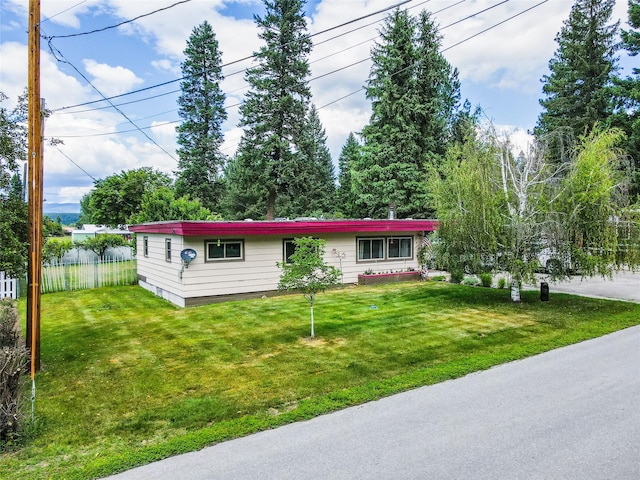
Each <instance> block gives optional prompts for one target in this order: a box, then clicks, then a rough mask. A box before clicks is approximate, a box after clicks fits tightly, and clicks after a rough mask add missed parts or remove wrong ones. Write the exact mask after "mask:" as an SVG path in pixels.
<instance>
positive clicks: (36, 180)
mask: <svg viewBox="0 0 640 480" xmlns="http://www.w3.org/2000/svg"><path fill="white" fill-rule="evenodd" d="M28 70H29V73H28V77H29V78H28V88H27V90H28V104H29V118H28V121H29V128H28V132H29V142H28V148H29V150H28V164H29V185H28V192H29V259H28V273H27V277H28V284H29V285H28V287H29V288H28V290H29V292H28V296H27V335H26V336H27V348H29V349H30V351H31V361H30V366H31V379H32V380H33V377H34V374H35V372H37V371H40V297H41V286H40V282H41V279H42V202H43V200H42V196H43V186H42V184H43V181H42V178H43V161H42V156H43V144H42V137H43V135H42V133H43V132H42V126H43V124H44V122H43V121H42V105H41V102H42V100H41V99H40V0H29V62H28Z"/></svg>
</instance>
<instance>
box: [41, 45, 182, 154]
mask: <svg viewBox="0 0 640 480" xmlns="http://www.w3.org/2000/svg"><path fill="white" fill-rule="evenodd" d="M53 48H55V47H53ZM52 53H54V55H55V53H57V55H56V60H57V61H59V62H63V63H66V64H67V65H69V66H70V67H71V68H73V69H74V70H75V71H76V73H77V74H78V75H80V76H81V77H82V78H83V79H84V80H85V82H87V84H89V85H90V86H91V88H93V89H94V90H95V91H96V92H98V94H100V95H102V96H103V97H104V99H105V100H107V101H108V102H109V103H111V105H112V107H113V108H114V109H115V110H116V111H117V112H118V113H119V114H120V115H122V116H123V117H124V118H125V119H126V120H127V121H128V122H129V123H131V125H133V126H134V127H135V128H136V129H137V130H138V131H139V132H140V133H142V135H144V137H145V138H146V139H147V140H149V141H150V142H151V143H153V144H154V145H155V146H156V147H158V148H159V149H160V150H162V151H163V152H164V153H166V154H167V155H168V156H169V158H171V159H172V160H173V161H175V162H176V163H177V162H178V160H177V159H176V158H175V157H174V156H173V155H172V154H171V153H169V152H168V151H167V150H166V149H165V148H164V147H163V146H162V145H160V144H159V143H158V142H156V141H155V140H154V139H153V138H151V137H150V136H149V135H148V134H147V133H146V132H145V131H144V130H143V129H141V128H140V127H138V125H136V123H135V122H134V121H133V120H131V119H130V118H129V117H128V116H127V114H125V113H124V112H123V111H122V110H120V109H119V108H118V107H116V106H115V105H113V103H112V102H111V101H110V100H108V99H107V98H106V97H105V96H104V95H103V94H102V92H101V91H100V90H99V89H98V88H97V87H96V86H95V85H94V84H93V83H91V81H90V80H89V79H88V78H87V77H86V76H85V75H84V74H83V73H82V72H81V71H80V70H79V69H78V68H77V67H76V66H75V65H74V64H72V63H71V62H69V61H68V60H67V59H66V58H65V56H64V55H63V54H62V52H60V50H58V49H55V52H53V51H52Z"/></svg>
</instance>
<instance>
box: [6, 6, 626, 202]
mask: <svg viewBox="0 0 640 480" xmlns="http://www.w3.org/2000/svg"><path fill="white" fill-rule="evenodd" d="M173 3H175V0H158V1H154V2H148V1H145V2H143V1H137V2H136V1H133V2H132V1H130V0H89V1H86V2H78V0H57V1H55V2H42V15H43V18H48V17H51V19H50V20H45V21H44V22H43V29H44V30H45V32H46V33H50V32H48V30H55V31H56V33H58V34H65V33H80V32H85V31H88V30H91V29H94V28H100V27H104V26H108V25H113V24H116V23H118V22H120V21H123V20H128V19H131V18H134V17H136V16H138V15H141V14H146V13H149V12H151V11H152V10H155V9H160V8H163V7H167V6H169V5H171V4H173ZM396 3H398V0H322V1H321V2H319V3H318V4H317V5H316V7H315V11H314V13H313V15H312V16H311V18H309V32H310V33H312V34H313V33H316V32H320V31H322V30H324V29H327V28H330V27H333V26H335V25H337V24H339V23H341V22H346V21H348V20H351V19H354V18H356V17H359V16H361V15H365V14H367V13H369V12H374V11H377V10H380V9H382V8H385V7H388V6H391V5H394V4H396ZM456 3H457V2H456V1H455V0H450V1H444V0H442V1H438V2H422V1H419V0H415V1H413V2H410V3H409V4H407V5H403V8H405V7H409V8H411V10H410V12H411V14H413V15H417V14H418V13H419V11H420V9H422V8H427V9H431V10H434V11H435V10H439V9H442V8H444V7H447V6H451V8H449V9H446V10H443V11H442V12H439V13H435V18H436V20H437V22H438V24H439V25H440V27H441V28H442V30H441V34H442V35H443V40H442V46H443V48H445V49H446V48H447V47H449V46H451V45H454V44H455V43H458V42H461V41H463V43H461V44H460V45H458V46H456V47H454V48H451V49H449V50H446V52H445V56H446V57H447V59H448V60H449V62H450V63H451V64H452V66H454V67H457V68H458V69H459V71H460V76H461V77H460V78H461V81H462V84H463V88H464V87H465V86H466V85H479V86H481V87H482V89H483V90H482V91H483V94H485V95H487V96H486V97H482V98H470V100H471V102H472V104H474V105H475V104H477V103H480V104H484V103H486V104H487V105H489V106H490V107H491V112H490V113H491V116H492V119H493V121H494V123H495V124H496V125H500V124H503V123H507V122H511V121H512V120H504V119H502V118H501V116H502V115H505V113H504V110H503V109H501V108H502V104H504V103H509V102H508V101H502V102H498V101H496V98H497V97H503V98H504V99H510V98H520V97H523V96H527V95H528V96H530V97H532V98H534V99H535V98H536V95H538V94H539V92H540V82H539V80H540V78H541V77H542V75H543V74H544V73H546V71H547V64H548V61H549V59H550V58H551V57H552V55H553V52H554V51H555V49H556V48H557V44H556V43H555V41H554V37H555V35H556V33H557V32H558V31H559V30H560V28H561V26H562V22H563V21H564V20H566V19H567V18H568V15H569V11H570V9H571V6H572V4H573V2H571V1H568V0H567V1H562V2H560V1H552V2H546V3H544V4H542V5H540V6H539V7H537V8H534V9H533V10H531V11H530V12H527V13H524V14H522V15H520V16H518V17H515V18H514V19H512V20H509V21H506V22H505V23H504V24H502V25H500V26H497V27H496V28H493V29H491V30H488V31H486V32H485V33H480V32H481V31H482V30H484V29H486V28H488V27H490V26H492V25H495V24H497V23H498V22H500V21H503V20H506V19H507V18H508V17H510V16H512V15H515V14H516V13H518V12H521V11H523V10H525V9H526V8H529V7H531V6H533V5H535V4H536V3H538V0H518V1H517V2H508V3H505V4H502V5H500V6H498V7H496V8H495V9H492V10H489V11H487V12H486V13H482V14H477V15H476V16H475V17H473V18H470V19H468V20H464V21H461V22H460V23H457V24H456V25H455V26H452V27H449V28H444V27H446V26H447V25H449V24H451V23H453V22H455V21H458V20H461V19H463V18H465V17H467V16H469V15H471V14H473V13H476V12H479V11H480V10H482V9H484V8H487V7H489V6H491V5H496V4H497V3H498V2H495V1H489V0H473V1H467V2H464V3H461V4H459V5H455V4H456ZM27 5H28V1H27V0H3V2H2V9H3V12H2V13H3V24H2V34H3V40H2V42H1V43H0V56H1V57H2V64H1V65H0V74H1V77H2V81H1V83H2V87H1V90H2V91H3V92H4V93H6V94H7V95H9V97H10V101H11V102H15V100H16V98H17V96H18V95H19V94H21V93H22V91H23V89H24V87H25V86H26V84H27V64H26V59H27V47H26V40H27V39H26V35H25V34H24V33H23V32H24V31H25V30H26V21H27V15H26V12H27ZM261 5H262V2H261V1H260V0H236V1H234V0H212V1H206V2H204V1H196V2H189V3H184V4H181V5H177V6H175V7H173V8H171V9H168V10H166V11H162V12H159V13H157V14H154V15H151V16H148V17H144V18H142V19H139V20H136V21H135V22H132V23H129V24H127V25H126V26H123V27H119V28H118V29H113V30H110V31H108V32H105V33H103V34H99V35H87V36H84V37H77V38H71V39H68V40H65V41H64V42H62V41H60V42H55V41H54V44H55V45H56V46H57V47H58V48H60V49H61V50H62V52H63V53H64V54H65V56H66V55H69V58H71V59H85V60H84V68H86V71H87V72H88V74H89V76H90V77H91V81H92V83H94V84H95V85H96V87H98V88H99V89H100V90H101V91H102V93H104V94H105V95H117V94H121V93H126V92H129V91H131V90H133V89H135V88H138V87H139V86H141V85H143V80H144V86H152V85H155V84H157V83H160V82H162V81H165V80H166V79H171V78H179V77H180V62H181V61H182V60H183V59H184V56H183V51H184V49H185V46H186V42H187V39H188V38H189V35H190V34H191V32H192V30H193V28H194V27H195V26H196V25H198V24H200V23H201V22H202V21H203V20H205V19H206V20H208V21H209V22H210V23H211V25H212V26H213V28H214V31H215V33H216V37H217V39H218V42H219V46H220V50H221V51H222V60H223V63H224V64H227V63H230V62H233V61H236V60H238V59H241V58H244V57H249V56H251V55H252V53H253V52H254V51H257V50H259V49H260V47H261V46H262V41H261V40H260V39H259V38H258V36H257V33H258V32H257V28H256V25H255V24H254V22H253V21H252V20H248V19H235V18H232V17H229V16H224V15H223V14H222V13H221V12H225V13H226V14H227V15H228V12H231V11H233V8H238V7H241V8H245V9H246V10H247V11H255V10H256V8H259V7H260V6H261ZM225 6H229V7H230V8H229V9H226V10H225V9H224V7H225ZM414 6H415V7H414ZM615 8H616V10H615V13H614V17H616V18H622V19H624V20H625V21H626V18H627V14H626V8H627V2H626V0H618V1H617V2H616V7H615ZM5 12H6V13H7V18H8V19H9V21H6V20H5ZM12 12H19V15H18V16H15V15H12ZM384 16H385V14H379V15H376V16H374V17H371V18H368V19H366V20H362V21H359V22H356V23H354V24H351V25H348V26H345V27H341V28H339V29H336V30H332V31H331V32H328V33H325V34H322V35H317V36H314V37H313V41H314V43H315V45H316V46H315V47H314V49H313V51H312V53H311V56H310V59H309V60H310V62H311V72H312V73H311V78H314V77H318V76H321V75H324V74H329V73H330V72H332V71H334V70H337V69H339V68H342V67H348V66H349V65H351V64H354V63H355V62H358V61H360V60H362V59H366V58H367V57H368V56H369V55H370V48H371V46H372V45H373V41H375V38H376V37H377V35H378V30H379V28H380V25H381V23H380V22H378V23H375V24H372V25H369V26H366V27H364V25H366V24H368V23H372V22H374V21H376V20H381V19H382V18H384ZM20 21H22V22H23V24H20V25H19V26H16V24H17V23H19V22H20ZM359 27H363V28H359ZM350 30H353V31H352V32H350V33H348V34H345V35H343V36H339V37H337V35H339V34H340V33H344V32H348V31H350ZM18 33H19V34H18ZM476 34H478V35H477V36H476V37H474V38H472V39H470V40H466V41H465V39H468V38H470V37H471V36H473V35H476ZM10 35H11V36H10ZM98 37H99V38H98ZM332 37H336V38H333V39H331V38H332ZM109 39H112V40H115V41H117V45H118V48H119V49H121V50H114V47H113V45H112V44H111V43H110V42H109ZM329 39H331V40H329ZM372 39H374V40H372ZM325 57H326V58H325ZM79 62H80V61H79V60H78V63H79ZM250 65H252V62H251V60H245V61H242V62H239V63H237V64H233V65H229V66H227V67H225V68H224V69H223V73H224V74H225V76H226V78H225V80H224V82H223V84H222V88H223V91H224V92H225V93H226V95H227V100H226V105H228V106H230V105H236V106H235V107H233V108H228V120H227V121H226V122H225V124H224V126H223V128H224V130H225V141H224V144H223V147H222V148H223V151H224V153H226V154H229V155H231V154H233V152H234V151H235V148H236V147H237V145H238V143H239V140H240V137H241V133H242V130H241V129H240V128H238V127H237V125H238V122H239V120H240V116H239V108H238V106H237V105H238V104H240V103H241V102H242V100H243V96H244V94H245V93H246V91H247V88H246V83H245V81H244V73H243V69H245V68H246V67H248V66H250ZM76 66H79V67H82V64H79V65H76ZM369 68H370V62H369V61H365V62H363V63H359V64H356V65H353V66H350V67H348V68H345V69H344V70H340V71H338V72H336V73H330V74H329V75H327V76H325V77H323V78H319V79H317V80H313V81H312V82H311V83H310V88H311V91H312V94H313V102H314V103H315V105H316V106H317V107H322V106H323V105H327V104H330V103H331V105H329V106H326V107H325V108H321V109H320V110H319V115H320V118H321V120H322V122H323V125H324V127H325V129H326V132H327V136H328V144H329V147H330V149H331V152H332V155H333V157H334V161H337V158H338V155H339V153H340V151H341V148H342V145H343V144H344V141H345V140H346V138H347V136H348V134H349V133H350V132H359V131H360V130H361V129H362V127H363V126H364V125H365V124H366V123H367V122H368V120H369V116H370V114H371V111H370V105H369V102H368V101H367V100H366V98H365V95H364V92H363V91H362V87H363V86H364V84H365V82H366V79H367V77H368V75H369ZM235 72H240V73H237V74H234V73H235ZM41 78H42V86H41V89H42V96H43V97H45V98H46V99H47V105H48V106H49V108H53V109H59V108H60V107H64V106H70V105H78V104H83V103H85V102H92V101H94V100H96V99H97V98H99V97H98V95H97V94H96V92H95V91H94V90H93V89H92V88H91V87H90V86H89V85H87V84H86V82H85V81H84V80H82V79H81V78H80V77H79V76H78V75H77V74H76V73H75V72H74V71H73V69H72V68H70V67H69V65H66V64H64V63H61V62H58V61H57V60H56V59H55V58H54V57H53V56H51V55H50V54H48V53H47V46H46V44H43V45H42V53H41ZM178 88H179V86H178V84H177V83H175V84H172V85H170V86H169V87H167V89H165V90H161V89H154V90H151V91H150V92H149V93H148V94H147V93H145V94H143V95H141V96H140V97H128V98H126V99H123V100H122V102H128V101H129V100H133V99H140V98H143V97H144V96H147V97H151V96H154V95H157V94H160V93H165V92H169V90H170V89H178ZM354 92H355V93H354ZM516 96H517V97H516ZM341 97H345V98H343V99H341V100H338V99H340V98H341ZM175 98H177V94H176V93H174V94H173V95H172V96H171V95H167V96H163V97H158V98H155V99H150V100H147V101H145V102H140V103H132V104H131V105H127V106H124V107H122V109H123V111H126V113H127V115H128V116H129V117H130V118H132V119H133V120H134V121H136V122H137V123H138V125H139V126H140V127H146V126H148V125H151V128H150V129H147V130H145V131H146V132H147V134H148V135H149V136H151V137H152V138H153V139H154V141H155V142H157V143H158V144H159V145H161V146H162V147H163V148H164V149H165V150H167V151H168V152H169V153H170V155H167V154H166V153H165V152H163V151H162V150H161V149H160V148H159V147H158V146H157V145H154V144H153V143H152V142H150V141H149V140H148V139H146V138H145V137H144V136H143V135H142V134H140V133H139V132H136V131H135V129H134V127H132V126H131V125H130V124H129V123H128V122H127V121H126V120H125V119H124V118H123V117H122V116H121V115H120V114H119V113H117V112H115V111H114V110H113V109H111V108H104V109H100V110H96V109H95V107H102V106H104V104H93V103H91V104H88V105H86V106H84V107H79V108H71V109H65V110H62V111H60V110H56V111H55V112H54V114H53V115H52V116H51V117H50V118H49V119H47V122H46V127H45V134H46V135H47V136H60V138H62V139H63V140H64V142H65V144H64V145H62V146H60V147H59V148H60V150H62V151H63V152H64V153H65V154H66V155H67V156H68V157H69V158H70V159H71V160H73V162H75V163H77V164H78V165H79V166H80V167H82V168H83V169H85V170H86V171H87V172H88V174H89V175H92V176H94V177H96V178H104V177H105V176H107V175H112V174H114V173H118V172H120V171H121V170H126V169H131V168H139V167H142V166H151V167H155V168H159V169H161V170H162V171H165V172H172V171H173V170H175V169H176V164H175V158H177V155H176V154H175V149H176V136H175V125H176V124H165V122H171V121H175V120H176V119H177V118H178V115H177V112H176V111H175V109H176V108H177V105H176V104H175ZM7 103H9V102H7ZM4 106H7V105H4ZM535 106H536V107H537V104H536V105H535ZM511 110H513V108H512V109H511ZM72 112H74V113H72ZM519 114H520V117H521V118H526V120H523V121H522V123H521V124H520V125H516V123H517V122H515V121H514V125H513V126H510V127H509V128H510V131H514V130H515V133H513V134H512V138H513V139H514V142H515V141H516V139H518V142H520V141H522V142H526V140H527V135H526V132H525V131H524V130H523V129H522V126H523V125H524V124H529V123H531V122H532V121H535V117H536V116H537V110H536V111H526V112H525V111H523V112H519ZM518 128H519V130H518ZM119 131H129V132H128V133H124V134H119V135H116V134H114V132H119ZM172 157H173V158H172ZM89 175H87V174H85V173H83V172H82V171H81V170H80V168H78V167H77V166H75V165H74V164H73V163H72V162H71V161H70V160H69V159H67V158H66V157H65V156H64V155H62V154H61V153H60V152H59V151H58V150H57V149H55V148H51V147H48V146H47V147H45V189H46V190H47V192H50V193H51V197H52V198H54V193H55V192H53V189H55V190H56V191H57V192H58V196H59V197H60V198H72V197H73V196H76V197H77V198H79V196H81V194H82V193H84V192H86V190H87V189H89V188H91V186H92V184H93V181H92V180H91V178H90V177H89ZM65 189H66V190H65ZM83 189H84V190H83ZM74 192H75V193H74ZM47 196H49V193H47ZM58 201H59V200H56V202H58Z"/></svg>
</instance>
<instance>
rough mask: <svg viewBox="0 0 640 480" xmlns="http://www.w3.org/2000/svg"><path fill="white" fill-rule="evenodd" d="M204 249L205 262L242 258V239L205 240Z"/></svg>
mask: <svg viewBox="0 0 640 480" xmlns="http://www.w3.org/2000/svg"><path fill="white" fill-rule="evenodd" d="M204 249H205V252H206V261H207V262H218V261H223V260H244V241H243V240H207V241H206V242H205V248H204Z"/></svg>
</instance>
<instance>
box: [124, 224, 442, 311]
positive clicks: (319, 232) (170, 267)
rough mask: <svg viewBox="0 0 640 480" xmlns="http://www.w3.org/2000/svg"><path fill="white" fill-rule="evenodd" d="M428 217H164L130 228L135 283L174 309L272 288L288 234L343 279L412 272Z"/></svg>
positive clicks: (288, 247) (288, 248)
mask: <svg viewBox="0 0 640 480" xmlns="http://www.w3.org/2000/svg"><path fill="white" fill-rule="evenodd" d="M436 226H437V221H435V220H398V219H394V220H315V219H299V220H282V221H250V220H246V221H166V222H153V223H145V224H141V225H133V226H130V227H129V230H130V231H132V232H135V233H137V258H138V261H137V263H138V267H137V268H138V282H139V284H140V285H141V286H142V287H144V288H146V289H147V290H150V291H151V292H153V293H155V294H156V295H158V296H161V297H163V298H165V299H167V300H169V301H171V302H173V303H175V304H176V305H178V306H181V307H188V306H192V305H201V304H205V303H211V302H217V301H223V300H230V299H235V298H256V297H261V296H263V295H269V294H270V293H273V292H275V291H277V287H278V282H279V280H280V274H281V270H280V269H279V268H278V267H277V266H276V262H283V261H287V259H288V257H289V256H290V255H291V254H292V253H293V246H294V245H293V239H294V238H295V237H304V236H311V237H315V238H322V239H324V240H325V241H326V251H325V261H326V262H327V263H328V264H330V265H333V266H335V267H337V268H339V269H340V270H341V271H342V274H343V283H345V284H347V283H355V282H357V281H358V274H362V273H364V272H365V271H367V270H372V271H374V272H382V271H398V270H407V269H417V268H418V267H419V265H418V260H417V255H416V254H417V251H418V249H419V247H420V245H422V242H423V238H424V237H425V236H426V235H427V234H429V233H431V232H432V231H433V230H435V228H436Z"/></svg>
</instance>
